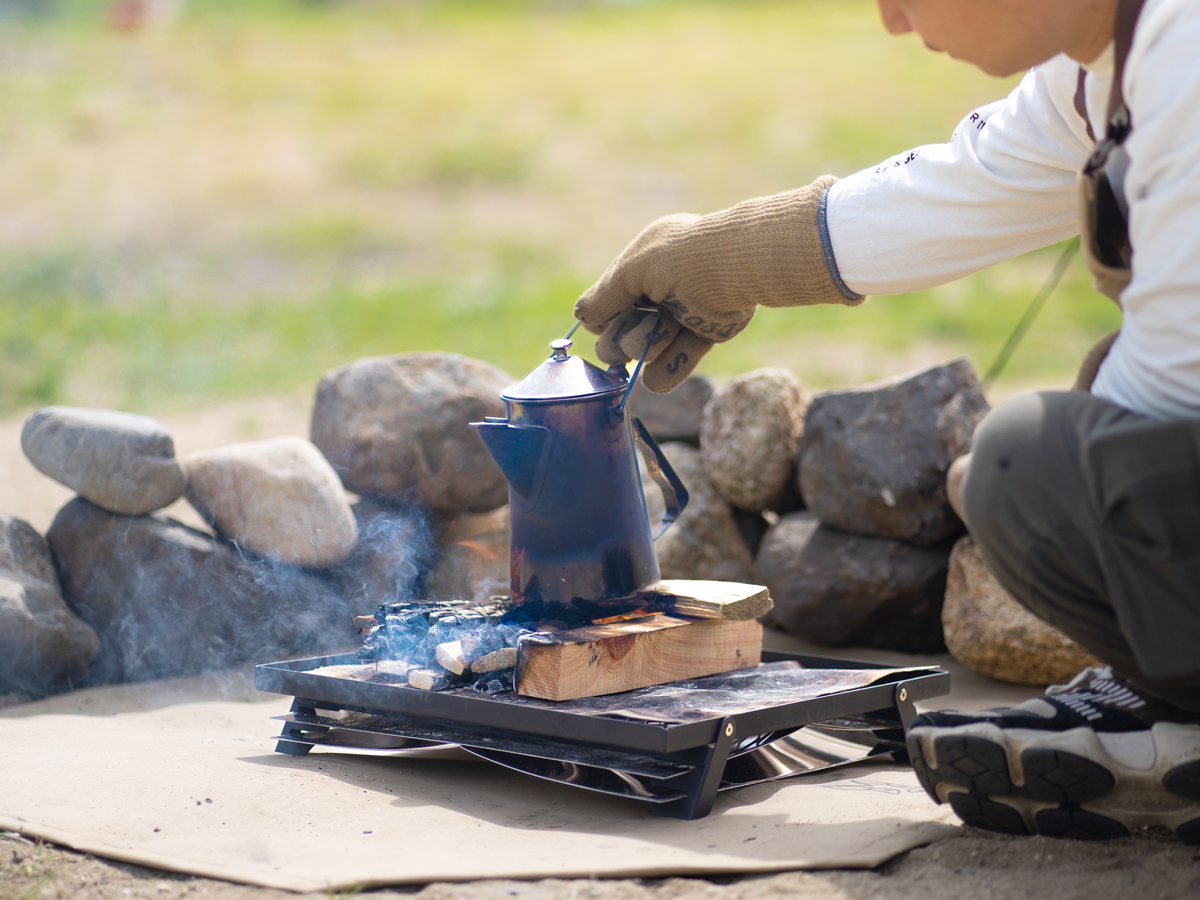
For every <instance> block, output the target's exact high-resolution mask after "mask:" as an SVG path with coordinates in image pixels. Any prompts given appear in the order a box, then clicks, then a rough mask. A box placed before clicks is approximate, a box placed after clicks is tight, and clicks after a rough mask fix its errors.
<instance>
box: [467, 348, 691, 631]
mask: <svg viewBox="0 0 1200 900" xmlns="http://www.w3.org/2000/svg"><path fill="white" fill-rule="evenodd" d="M551 346H552V347H553V348H554V354H553V355H552V356H551V357H550V358H549V359H548V360H546V361H545V362H544V363H542V365H540V366H539V367H538V368H537V369H535V370H534V371H533V372H532V373H530V375H529V376H528V377H526V378H525V379H524V380H522V381H521V382H519V383H518V384H515V385H513V386H512V387H511V388H508V389H507V390H505V391H504V392H503V393H502V394H501V395H500V396H501V398H502V399H503V400H504V401H505V403H506V404H507V406H508V418H507V419H488V420H486V421H484V422H473V423H471V427H472V428H474V429H476V431H477V432H478V434H479V436H480V437H481V438H482V439H483V442H484V443H485V444H486V445H487V448H488V450H489V451H490V452H491V454H492V456H493V458H494V459H495V460H496V463H497V464H498V465H499V466H500V469H501V471H502V472H503V473H504V476H505V477H506V478H507V479H508V483H509V500H510V504H511V505H510V507H509V511H510V518H511V522H512V526H511V528H512V530H511V540H510V551H511V557H510V570H509V571H510V575H511V590H512V599H513V602H514V604H517V605H519V606H520V607H522V608H523V609H525V610H526V611H527V612H528V613H529V614H530V615H534V616H541V617H544V618H546V617H548V618H554V617H562V618H565V619H568V620H570V619H584V618H590V617H594V616H595V615H597V614H605V613H611V612H613V611H616V610H617V609H619V608H620V607H621V604H620V603H619V602H616V601H620V600H621V599H622V598H628V597H629V596H630V595H631V594H633V593H635V592H636V591H638V590H639V589H641V588H645V587H648V586H649V585H651V584H654V583H655V582H656V581H658V580H659V569H658V559H657V557H656V556H655V554H654V538H655V535H652V534H651V530H650V523H649V521H648V520H647V514H646V498H645V496H644V495H643V493H642V483H641V478H640V477H639V475H638V465H637V457H636V456H635V449H634V448H635V445H636V446H637V447H639V448H640V449H641V450H642V452H643V454H644V456H645V459H646V465H647V468H648V469H649V471H650V474H651V475H652V476H654V479H655V481H656V483H657V484H658V485H659V486H660V488H662V490H663V495H664V498H665V500H666V507H667V512H666V515H665V516H664V517H663V521H662V523H661V526H662V528H661V529H660V531H659V533H660V534H661V533H662V530H665V528H666V526H668V525H670V523H671V522H673V521H674V520H675V518H676V517H677V516H678V515H679V513H680V511H682V509H683V507H684V506H685V505H686V503H687V489H686V488H685V487H684V486H683V483H682V482H681V481H680V480H679V476H678V475H676V474H675V472H674V470H673V469H671V466H670V464H669V463H668V462H667V460H666V458H665V457H664V456H663V454H662V451H661V450H660V449H659V447H658V445H657V444H656V443H655V442H654V439H653V438H652V437H651V436H650V434H649V432H648V431H646V428H645V426H643V425H642V423H641V422H640V421H639V420H637V419H636V418H634V417H633V416H631V415H629V414H628V413H627V412H626V410H625V408H624V402H625V397H626V396H627V388H628V387H629V383H630V382H629V378H628V376H627V375H626V374H625V372H624V370H623V369H621V370H618V371H616V372H614V371H612V370H610V371H605V370H603V369H600V368H598V367H597V366H594V365H592V364H591V363H589V362H587V361H586V360H584V359H581V358H580V357H577V356H570V355H569V354H568V353H567V349H568V348H569V347H570V341H567V340H565V339H564V340H561V341H555V342H554V343H553V344H551Z"/></svg>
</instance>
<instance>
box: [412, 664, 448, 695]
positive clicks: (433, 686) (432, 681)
mask: <svg viewBox="0 0 1200 900" xmlns="http://www.w3.org/2000/svg"><path fill="white" fill-rule="evenodd" d="M408 686H409V687H411V688H416V689H417V690H419V691H440V690H442V689H443V688H447V687H449V686H450V676H449V675H447V674H446V673H445V672H435V671H434V670H433V669H413V670H412V671H411V672H409V673H408Z"/></svg>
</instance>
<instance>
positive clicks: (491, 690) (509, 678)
mask: <svg viewBox="0 0 1200 900" xmlns="http://www.w3.org/2000/svg"><path fill="white" fill-rule="evenodd" d="M514 672H515V670H514V669H509V670H507V671H498V672H488V673H486V674H484V675H480V676H479V677H478V678H476V679H475V681H474V683H473V684H472V685H471V688H472V690H475V691H478V692H479V693H481V694H499V693H502V692H503V691H511V690H515V687H514V684H515V682H514Z"/></svg>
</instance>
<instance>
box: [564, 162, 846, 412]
mask: <svg viewBox="0 0 1200 900" xmlns="http://www.w3.org/2000/svg"><path fill="white" fill-rule="evenodd" d="M835 181H837V179H836V178H834V177H833V176H832V175H826V176H824V177H822V178H818V179H817V180H816V181H814V182H813V183H812V184H810V185H809V186H808V187H804V188H799V189H798V190H794V191H787V192H785V193H782V194H775V195H774V196H771V197H760V198H757V199H754V200H746V201H744V202H742V203H739V204H738V205H737V206H733V207H730V208H729V209H726V210H722V211H721V212H715V213H711V214H709V215H707V216H696V215H675V216H666V217H665V218H662V219H659V220H658V221H656V222H653V223H652V224H651V225H650V227H648V228H647V229H646V230H645V231H643V232H642V233H641V234H640V235H638V236H637V238H635V239H634V241H633V243H632V244H630V245H629V246H628V247H626V248H625V250H624V252H622V253H621V255H620V256H618V257H617V258H616V260H615V261H614V262H613V264H612V265H610V266H609V267H608V270H607V271H606V272H605V273H604V275H603V276H601V278H600V280H599V281H597V282H596V283H595V284H594V285H592V286H591V287H590V288H588V289H587V291H585V292H584V294H583V296H582V297H580V298H579V300H578V301H576V303H575V318H577V319H578V320H579V321H580V322H582V323H583V326H584V327H585V328H587V330H588V331H590V332H592V333H593V334H598V335H600V337H599V338H598V339H597V341H596V355H597V356H598V357H599V358H600V359H601V360H602V361H604V362H605V363H607V364H608V365H610V366H611V365H621V364H624V363H627V362H629V361H631V360H634V359H637V358H638V357H640V356H641V355H642V351H643V350H644V349H645V348H646V342H647V341H648V340H649V339H650V334H651V330H652V329H653V328H654V323H655V319H656V318H657V317H656V314H655V313H654V312H646V311H645V309H652V308H655V307H657V308H659V309H661V310H662V311H663V316H662V322H661V324H659V326H658V331H657V332H656V333H655V339H654V343H653V345H652V346H651V347H650V349H649V351H648V352H647V353H646V365H645V367H644V369H643V371H642V382H643V383H644V384H645V386H646V387H647V388H648V389H649V390H651V391H654V392H655V393H660V394H661V393H666V392H667V391H669V390H671V388H673V387H675V386H676V385H677V384H679V383H680V382H681V381H683V380H684V379H685V378H687V377H688V375H690V374H691V373H692V370H693V369H695V368H696V364H697V363H698V362H700V358H701V357H702V356H703V355H704V354H705V353H707V352H708V351H709V350H710V349H711V348H712V346H713V344H714V343H717V342H719V341H727V340H729V339H730V338H731V337H733V336H734V335H736V334H738V333H739V332H741V331H742V329H744V328H745V327H746V325H747V324H749V322H750V317H751V316H753V315H754V309H755V307H756V306H757V305H758V304H762V305H763V306H806V305H810V304H814V303H845V304H847V305H850V306H854V305H857V304H858V303H861V302H862V300H863V299H864V298H862V297H856V296H855V295H850V296H847V294H846V293H843V291H842V289H840V288H839V287H838V286H837V284H835V283H834V280H833V277H832V276H831V275H830V274H829V267H828V265H827V264H826V262H825V252H824V250H823V249H822V246H821V237H820V232H819V231H818V228H817V205H818V203H819V201H820V199H821V195H822V194H823V193H824V192H825V189H826V188H828V187H829V186H830V185H831V184H833V183H834V182H835ZM638 307H643V308H644V309H639V308H638Z"/></svg>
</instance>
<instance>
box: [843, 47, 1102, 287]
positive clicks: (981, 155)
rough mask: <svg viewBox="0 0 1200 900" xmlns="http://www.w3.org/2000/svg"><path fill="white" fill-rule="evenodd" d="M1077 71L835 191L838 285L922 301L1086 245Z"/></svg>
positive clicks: (1039, 81) (1069, 69) (1087, 145)
mask: <svg viewBox="0 0 1200 900" xmlns="http://www.w3.org/2000/svg"><path fill="white" fill-rule="evenodd" d="M1078 71H1079V66H1078V65H1077V64H1075V63H1073V62H1072V61H1071V60H1069V59H1067V58H1066V57H1056V58H1055V59H1053V60H1050V61H1049V62H1047V63H1045V64H1044V65H1041V66H1038V67H1037V68H1036V69H1034V70H1033V71H1031V72H1030V73H1029V74H1028V75H1026V76H1025V78H1024V79H1022V81H1021V83H1020V84H1019V85H1018V86H1017V87H1016V88H1015V89H1014V90H1013V91H1012V93H1011V94H1009V96H1008V97H1007V98H1006V99H1004V100H999V101H996V102H995V103H991V104H988V105H987V106H983V107H980V108H979V109H977V110H975V111H974V112H972V113H970V114H969V115H968V116H967V117H966V118H964V119H963V120H962V122H961V123H960V124H959V126H958V128H957V129H956V130H955V132H954V135H953V137H952V138H951V140H950V142H949V143H946V144H930V145H926V146H923V147H917V148H915V149H913V150H910V151H907V152H905V153H901V154H898V155H897V156H894V157H892V158H891V159H887V160H884V161H883V162H882V163H880V164H879V165H877V166H872V167H871V168H869V169H864V170H863V171H861V172H857V173H855V174H854V175H850V176H848V177H847V178H843V179H842V180H841V181H839V182H838V183H837V184H835V185H833V187H832V188H830V190H829V194H828V196H827V198H826V227H827V228H828V233H829V241H830V244H831V246H832V250H833V256H834V259H835V260H836V264H837V270H838V273H839V274H840V276H841V279H842V281H843V282H845V284H846V285H847V286H848V287H849V288H850V289H851V290H852V291H855V292H856V293H859V294H898V293H903V292H906V291H913V290H919V289H921V288H926V287H932V286H934V285H939V284H945V283H946V282H949V281H953V280H954V279H956V278H961V277H963V276H964V275H969V274H970V273H972V272H976V271H978V270H980V269H983V268H986V267H987V266H990V265H992V264H994V263H997V262H999V261H1001V260H1004V259H1009V258H1011V257H1013V256H1017V255H1019V254H1021V253H1025V252H1027V251H1030V250H1035V249H1037V248H1039V247H1044V246H1047V245H1049V244H1053V243H1055V242H1057V241H1060V240H1062V239H1064V238H1067V237H1070V236H1071V235H1073V234H1076V233H1078V231H1079V225H1078V213H1077V204H1076V199H1075V198H1076V179H1077V175H1078V172H1079V170H1080V169H1081V168H1082V167H1083V164H1084V162H1085V161H1086V159H1087V157H1088V154H1089V153H1090V152H1091V147H1092V141H1091V140H1090V139H1089V138H1088V136H1087V126H1086V123H1085V122H1084V120H1083V118H1082V117H1081V116H1080V115H1079V113H1078V112H1076V110H1075V108H1074V95H1075V86H1076V82H1077V78H1078ZM1090 80H1091V81H1092V82H1096V81H1097V79H1094V78H1093V79H1090ZM1097 88H1101V89H1103V91H1104V92H1105V93H1106V92H1107V82H1106V81H1105V82H1104V84H1102V85H1097V84H1094V85H1093V86H1092V90H1091V91H1090V92H1089V93H1092V94H1095V93H1098V92H1099V91H1098V90H1097ZM1096 124H1097V127H1100V123H1096Z"/></svg>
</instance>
